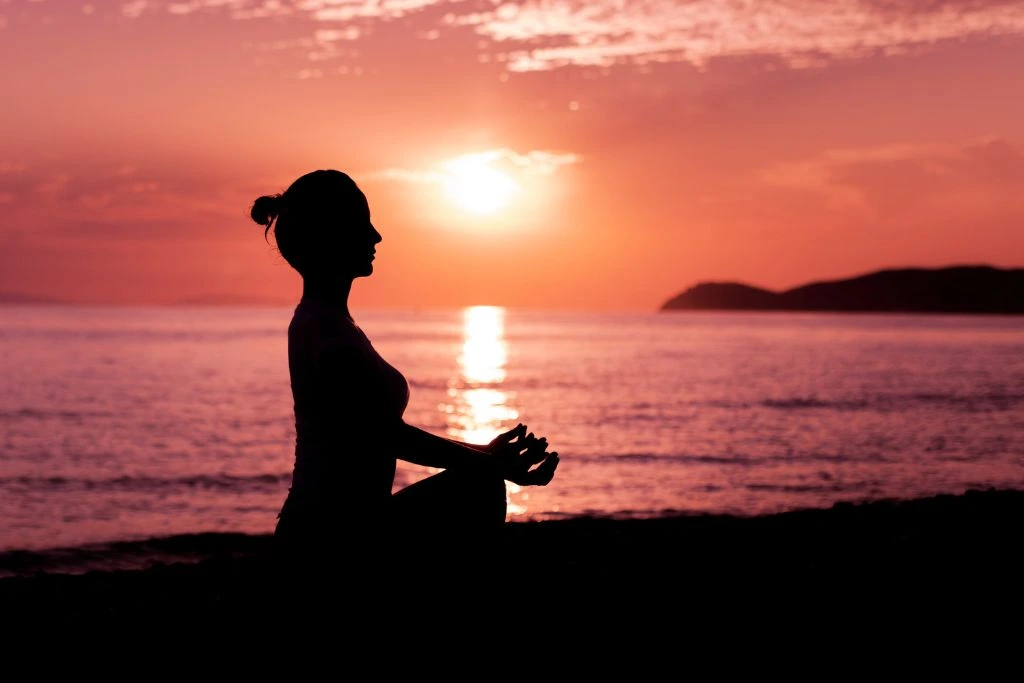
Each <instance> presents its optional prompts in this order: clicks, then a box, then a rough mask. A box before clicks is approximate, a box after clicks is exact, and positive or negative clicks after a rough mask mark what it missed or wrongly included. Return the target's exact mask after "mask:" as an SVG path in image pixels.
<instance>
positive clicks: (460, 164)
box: [443, 154, 520, 214]
mask: <svg viewBox="0 0 1024 683" xmlns="http://www.w3.org/2000/svg"><path fill="white" fill-rule="evenodd" d="M493 160H494V159H493V157H491V156H489V155H486V154H467V155H465V156H461V157H459V158H457V159H452V160H451V161H449V162H448V163H446V164H445V165H444V169H445V178H444V180H443V187H444V192H445V194H446V195H448V198H449V199H450V200H451V201H452V202H453V203H454V204H455V205H456V206H458V207H459V208H461V209H464V210H465V211H469V212H471V213H476V214H491V213H494V212H496V211H498V210H500V209H502V208H504V207H505V206H506V205H507V204H508V203H509V201H510V200H511V199H512V198H513V197H515V196H516V195H517V194H519V191H520V188H519V184H518V183H517V182H516V181H515V180H513V179H512V177H511V176H510V175H508V174H507V173H505V172H503V171H499V170H498V169H496V168H493V167H492V166H491V162H492V161H493Z"/></svg>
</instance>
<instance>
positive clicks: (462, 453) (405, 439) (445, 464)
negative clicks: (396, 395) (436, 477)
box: [388, 422, 497, 470]
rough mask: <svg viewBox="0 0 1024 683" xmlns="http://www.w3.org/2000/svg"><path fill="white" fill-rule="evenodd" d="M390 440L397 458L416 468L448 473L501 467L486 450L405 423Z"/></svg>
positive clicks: (389, 444) (482, 447)
mask: <svg viewBox="0 0 1024 683" xmlns="http://www.w3.org/2000/svg"><path fill="white" fill-rule="evenodd" d="M388 436H389V438H388V441H389V443H388V446H389V447H390V448H391V449H392V450H393V452H394V454H395V456H396V457H398V458H399V459H401V460H405V461H406V462H411V463H413V464H415V465H423V466H424V467H436V468H439V469H445V470H447V469H451V468H453V467H454V468H469V467H477V468H484V467H489V468H496V467H497V462H496V461H495V459H494V458H493V457H492V456H491V454H490V453H489V452H488V451H487V450H485V449H486V448H487V447H486V446H476V445H473V444H467V443H461V442H459V441H455V440H453V439H447V438H445V437H443V436H437V435H435V434H431V433H430V432H428V431H426V430H425V429H420V428H419V427H414V426H413V425H411V424H407V423H405V422H402V423H401V425H400V426H399V427H398V428H397V429H396V430H395V431H394V433H393V434H390V435H388Z"/></svg>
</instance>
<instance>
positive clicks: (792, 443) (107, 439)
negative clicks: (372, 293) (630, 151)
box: [0, 306, 1024, 556]
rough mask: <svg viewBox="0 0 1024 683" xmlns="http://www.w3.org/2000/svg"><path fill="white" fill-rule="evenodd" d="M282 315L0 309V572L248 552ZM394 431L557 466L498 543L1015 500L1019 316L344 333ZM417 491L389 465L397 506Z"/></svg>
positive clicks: (1021, 438)
mask: <svg viewBox="0 0 1024 683" xmlns="http://www.w3.org/2000/svg"><path fill="white" fill-rule="evenodd" d="M291 314H292V307H276V308H253V307H215V306H210V307H194V308H185V307H104V306H79V307H75V306H5V307H0V521H2V524H0V551H4V552H7V553H8V556H9V555H10V552H11V551H44V550H48V549H56V548H80V547H88V546H102V545H106V546H107V547H110V544H117V543H121V544H124V543H129V544H130V543H142V542H145V541H147V540H151V539H161V538H164V537H177V536H181V535H190V534H207V533H210V532H213V533H217V534H242V535H246V536H251V535H259V534H266V533H269V532H270V531H272V530H273V527H274V524H275V521H276V514H277V512H278V510H279V509H280V506H281V503H282V501H283V500H284V497H285V495H286V493H287V489H288V485H289V480H290V473H291V467H292V459H293V454H294V452H293V448H294V436H295V433H294V424H293V414H292V402H291V393H290V387H289V383H288V367H287V325H288V322H289V320H290V318H291ZM354 315H355V317H356V320H357V322H358V323H359V325H360V326H361V327H362V328H363V330H364V331H365V332H366V333H367V335H368V336H369V337H370V339H371V340H372V342H373V343H374V346H375V347H376V348H377V350H378V351H379V352H380V353H381V354H382V355H383V356H384V357H385V358H387V359H388V360H389V362H391V364H392V365H394V366H395V367H397V368H398V369H399V370H401V371H402V372H403V373H404V374H405V375H406V377H407V378H408V380H409V382H410V386H411V392H412V396H411V400H410V404H409V408H408V410H407V412H406V421H408V422H410V423H412V424H415V425H417V426H419V427H422V428H424V429H427V430H429V431H431V432H434V433H437V434H443V435H446V436H450V437H453V438H458V439H462V440H467V441H472V442H477V443H483V442H486V441H489V440H490V439H491V438H492V437H493V436H494V435H496V434H497V433H499V432H500V431H503V430H504V429H507V428H509V427H512V426H514V425H515V424H516V423H517V422H525V423H526V424H527V425H528V426H529V427H530V428H531V430H532V431H534V432H535V433H536V434H538V435H543V436H547V437H548V440H549V442H550V444H551V448H552V449H553V450H557V451H558V452H559V453H560V455H561V465H560V467H559V470H558V474H557V476H556V478H555V480H554V481H553V482H552V483H551V484H550V485H549V486H547V487H531V488H519V487H516V486H514V485H511V484H510V485H509V488H508V495H509V501H510V507H509V519H510V520H541V519H557V518H565V517H577V516H609V517H658V516H666V515H673V514H676V513H680V512H691V513H697V512H702V513H727V514H734V515H758V514H764V513H773V512H781V511H785V510H792V509H800V508H821V507H829V506H831V505H832V504H833V503H836V502H839V501H866V500H874V499H880V498H896V499H907V498H915V497H921V496H927V495H934V494H938V493H962V492H964V491H965V490H967V489H971V488H988V487H995V488H1022V487H1024V317H983V316H933V315H891V314H889V315H867V314H857V315H841V314H837V315H832V314H819V313H806V314H801V313H792V314H790V313H726V312H702V313H689V312H688V313H682V312H676V313H656V312H655V313H593V312H565V313H558V312H543V311H525V310H515V309H503V308H497V307H472V308H466V309H458V310H456V309H453V310H434V311H384V310H380V311H360V310H356V311H354ZM426 474H429V470H426V469H424V468H417V467H415V466H411V465H406V464H405V463H400V464H399V471H398V475H397V481H396V487H401V486H404V485H406V484H408V483H411V482H413V481H416V480H417V479H419V478H421V477H423V476H425V475H426Z"/></svg>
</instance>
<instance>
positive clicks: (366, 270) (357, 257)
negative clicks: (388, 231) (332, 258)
mask: <svg viewBox="0 0 1024 683" xmlns="http://www.w3.org/2000/svg"><path fill="white" fill-rule="evenodd" d="M346 214H347V215H345V216H344V219H343V220H341V221H339V222H340V225H339V226H338V229H337V234H338V235H339V237H340V242H341V243H340V244H339V245H338V247H339V249H338V253H337V254H336V256H337V257H338V258H339V259H340V260H341V261H342V262H343V263H344V264H345V266H346V270H347V271H348V272H349V273H350V274H351V275H352V276H353V277H366V276H368V275H370V274H371V273H373V260H374V255H375V254H376V249H375V247H376V245H377V244H378V243H379V242H381V241H382V240H383V239H384V238H383V237H382V236H381V234H380V233H379V232H377V229H376V228H375V227H373V223H372V222H371V221H370V203H369V202H368V201H367V199H366V195H364V194H362V193H360V194H359V202H358V205H357V207H356V209H355V211H353V210H352V209H351V208H350V207H349V208H348V211H347V212H346Z"/></svg>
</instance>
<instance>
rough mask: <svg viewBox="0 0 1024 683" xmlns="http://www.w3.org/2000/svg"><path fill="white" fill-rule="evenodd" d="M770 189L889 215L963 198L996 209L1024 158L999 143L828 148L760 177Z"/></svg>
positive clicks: (1021, 174)
mask: <svg viewBox="0 0 1024 683" xmlns="http://www.w3.org/2000/svg"><path fill="white" fill-rule="evenodd" d="M760 179H761V180H762V181H763V182H765V183H766V184H768V185H770V186H775V187H782V188H793V189H801V190H811V191H815V192H818V193H821V194H823V195H825V196H826V197H827V198H828V199H829V200H830V203H831V204H832V205H833V206H835V207H837V208H839V207H847V208H848V207H860V208H862V209H865V210H868V211H871V212H874V213H878V214H882V213H884V214H893V213H901V212H905V211H908V210H910V209H911V208H912V207H920V206H922V205H933V206H934V205H946V206H948V205H949V204H950V203H954V202H956V201H958V199H964V198H971V199H972V201H973V203H974V204H975V205H978V206H981V205H994V204H999V203H1002V202H1003V201H1004V200H1007V199H1009V198H1012V197H1016V196H1017V195H1018V194H1019V193H1018V191H1017V188H1019V187H1021V186H1022V185H1024V154H1022V153H1021V151H1020V150H1018V149H1017V148H1016V147H1014V146H1013V145H1012V144H1010V143H1009V142H1007V141H1006V140H1003V139H1000V138H990V139H985V140H978V141H972V142H969V143H966V144H961V145H949V144H943V145H892V146H882V147H871V148H858V149H835V150H830V151H827V152H825V153H824V154H822V155H820V156H819V157H816V158H813V159H807V160H803V161H799V162H790V163H785V164H777V165H775V166H772V167H771V168H767V169H764V170H762V171H761V172H760Z"/></svg>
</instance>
